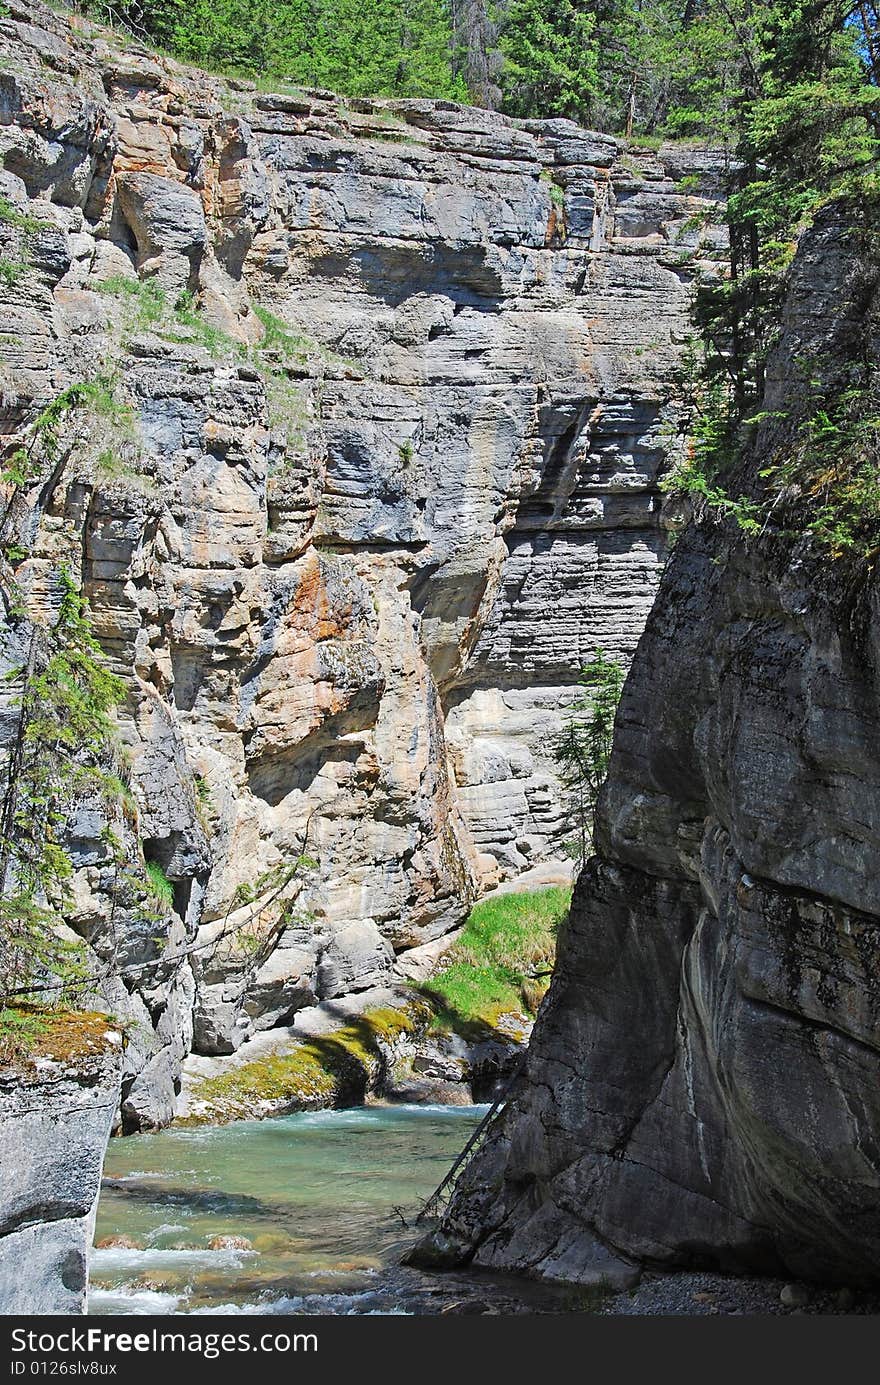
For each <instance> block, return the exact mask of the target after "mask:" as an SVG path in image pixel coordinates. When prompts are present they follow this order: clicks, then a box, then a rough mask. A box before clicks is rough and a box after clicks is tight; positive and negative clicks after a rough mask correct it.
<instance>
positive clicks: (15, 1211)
mask: <svg viewBox="0 0 880 1385" xmlns="http://www.w3.org/2000/svg"><path fill="white" fill-rule="evenodd" d="M109 1040H112V1042H110V1041H109ZM121 1040H122V1036H121V1035H120V1034H119V1033H118V1032H111V1033H110V1034H109V1035H107V1036H104V1037H103V1038H100V1039H99V1040H96V1041H95V1044H94V1050H93V1051H92V1052H82V1051H80V1052H77V1053H75V1054H74V1055H73V1056H70V1057H65V1058H63V1059H62V1058H59V1059H58V1060H57V1061H56V1060H50V1059H46V1058H43V1059H39V1060H37V1061H36V1062H33V1063H29V1064H27V1065H26V1067H25V1068H24V1070H22V1069H18V1070H11V1069H9V1068H5V1067H4V1068H3V1069H2V1070H0V1141H2V1150H3V1154H2V1158H0V1313H5V1314H11V1313H22V1314H26V1313H82V1312H84V1311H85V1303H86V1285H87V1278H88V1276H87V1268H88V1251H89V1247H90V1246H91V1244H92V1233H93V1230H94V1220H95V1208H96V1206H97V1202H98V1190H99V1188H100V1184H101V1167H102V1164H103V1162H104V1151H105V1149H106V1148H107V1139H108V1136H109V1134H110V1126H111V1124H112V1121H113V1116H114V1113H115V1111H116V1109H117V1106H118V1104H119V1077H120V1067H121V1064H120V1049H121ZM25 1271H26V1272H25Z"/></svg>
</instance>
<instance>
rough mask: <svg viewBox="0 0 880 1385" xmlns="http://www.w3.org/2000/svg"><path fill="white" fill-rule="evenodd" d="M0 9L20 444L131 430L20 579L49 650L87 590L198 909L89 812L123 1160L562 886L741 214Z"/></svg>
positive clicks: (165, 845) (147, 805)
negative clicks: (135, 875) (203, 1093)
mask: <svg viewBox="0 0 880 1385" xmlns="http://www.w3.org/2000/svg"><path fill="white" fill-rule="evenodd" d="M9 10H10V17H8V18H5V19H2V20H0V51H2V54H3V64H4V67H3V73H2V75H0V109H2V116H0V119H2V127H0V150H2V154H3V170H4V171H3V172H2V174H0V182H2V187H0V192H2V196H3V198H4V202H3V210H2V211H0V239H2V240H3V241H4V245H5V248H4V252H3V253H4V256H5V261H4V262H5V263H8V264H9V265H10V266H12V267H11V268H10V271H9V273H8V274H4V275H3V276H2V282H0V297H2V300H3V305H4V311H3V322H2V324H0V349H2V354H3V358H4V360H5V361H6V363H7V373H6V375H5V377H4V407H5V418H6V425H5V427H6V431H7V433H8V434H10V435H14V434H15V432H16V430H17V429H18V428H20V427H21V426H22V423H23V422H25V421H26V420H27V419H28V418H29V417H32V416H33V413H34V411H35V409H36V408H37V407H39V406H40V405H43V404H45V403H46V402H47V401H48V400H50V399H51V398H53V397H55V396H56V395H57V394H58V392H59V391H60V390H61V389H63V388H64V387H67V386H69V385H70V384H71V383H74V382H77V381H83V380H89V379H101V380H103V381H104V382H105V383H106V389H107V392H108V393H109V395H111V396H112V400H113V403H112V404H107V403H106V401H105V404H104V406H103V409H98V410H97V411H96V412H95V411H93V414H92V415H91V416H89V415H88V413H87V411H86V412H84V411H83V410H77V411H73V412H72V413H71V419H70V423H69V428H70V434H69V439H68V441H69V443H70V446H69V448H68V449H67V451H65V452H64V464H63V465H61V466H60V467H58V468H57V469H56V471H55V473H54V474H53V475H52V476H51V477H50V478H48V479H47V478H46V477H45V476H43V477H41V478H40V483H39V485H38V486H34V487H32V489H31V490H30V491H29V492H28V493H27V495H26V497H25V499H26V505H25V506H24V507H23V508H21V507H20V511H21V512H20V513H19V512H16V513H17V516H18V517H17V521H16V523H17V530H16V537H17V542H18V543H19V544H20V545H22V546H23V547H24V549H26V550H27V551H26V554H25V556H24V557H23V558H21V557H20V556H16V557H15V559H14V562H13V566H14V568H15V573H14V576H15V579H16V580H17V582H18V583H19V585H20V586H21V588H22V589H23V590H24V591H25V592H26V593H27V596H28V600H29V602H30V605H31V609H32V611H33V610H34V609H39V610H40V611H41V612H42V614H43V616H44V617H45V619H47V620H51V616H52V612H53V610H54V605H53V603H55V602H56V601H57V592H56V584H55V583H54V573H55V571H56V570H57V567H58V565H59V564H60V563H61V562H64V563H65V564H67V566H68V567H69V569H70V571H71V574H72V576H73V577H74V578H75V580H77V581H79V582H81V584H82V586H83V589H84V591H85V592H86V594H87V596H88V599H89V602H90V606H91V610H92V613H93V619H94V628H95V632H96V634H97V637H98V639H99V640H100V643H101V645H102V647H103V648H104V650H105V651H106V652H107V653H108V655H109V656H110V658H111V661H112V664H113V667H114V669H115V670H116V671H117V672H119V673H120V674H121V675H122V676H123V678H124V679H125V680H126V683H127V685H128V688H129V698H128V703H127V706H126V708H125V709H124V713H123V714H122V717H121V725H122V732H123V735H124V739H125V741H126V743H127V746H128V748H129V752H130V757H131V786H132V791H133V794H134V798H135V800H136V809H137V811H136V815H135V817H134V819H133V820H131V821H127V822H126V823H125V824H123V825H122V827H121V828H120V832H121V833H122V834H123V835H125V840H126V844H127V845H126V850H127V851H128V854H129V857H130V864H132V868H133V869H134V868H136V867H137V862H138V859H139V852H140V851H142V854H143V857H144V858H145V859H146V861H147V862H149V863H152V864H153V866H154V867H156V868H159V869H161V871H162V872H164V875H165V876H166V877H167V879H168V880H169V881H170V883H171V886H172V889H173V907H167V906H166V905H165V903H164V902H163V901H161V900H160V901H159V906H158V912H159V914H160V915H161V917H160V918H159V919H158V921H157V920H156V918H155V917H154V916H150V917H148V918H146V919H145V917H144V910H143V904H142V900H140V901H139V899H138V897H137V891H134V892H133V893H132V894H131V898H128V897H125V896H120V892H119V864H118V861H116V860H114V859H112V858H111V855H110V854H108V850H107V845H106V841H105V838H104V836H102V826H103V823H102V819H101V814H100V813H98V812H96V811H94V809H93V808H91V809H90V808H88V807H87V806H86V807H84V810H83V813H82V816H81V821H79V822H78V823H77V825H76V831H75V841H74V842H73V849H74V855H75V862H76V864H77V866H78V871H77V877H76V888H77V915H76V917H75V918H74V919H73V920H72V922H73V925H74V927H75V928H76V930H77V932H78V933H79V934H80V935H81V936H84V937H85V938H86V939H87V940H88V941H89V943H90V945H91V946H92V948H93V949H94V952H95V954H96V956H97V957H98V958H99V959H100V961H101V963H102V965H103V966H104V967H105V969H106V970H107V971H108V972H111V971H112V972H115V973H121V979H118V980H116V981H115V982H112V983H110V984H111V985H112V987H113V993H112V995H111V996H110V999H109V1003H111V1004H112V1005H113V1008H114V1010H115V1011H116V1012H117V1013H120V1014H121V1015H124V1016H126V1017H127V1018H129V1019H131V1020H132V1021H135V1025H134V1028H133V1030H132V1033H133V1034H134V1035H135V1036H136V1037H135V1040H134V1041H133V1042H132V1043H130V1044H129V1047H128V1049H127V1065H128V1066H127V1071H126V1076H125V1087H124V1091H125V1102H124V1104H123V1122H124V1126H125V1128H126V1129H135V1128H138V1127H142V1126H154V1125H161V1124H163V1123H165V1122H166V1121H167V1120H168V1119H169V1118H170V1116H171V1114H172V1111H173V1107H174V1100H175V1091H176V1086H177V1083H178V1075H179V1071H180V1065H181V1061H182V1059H183V1056H184V1054H185V1053H186V1052H187V1050H189V1049H191V1048H192V1049H194V1050H195V1051H196V1052H199V1053H202V1054H206V1055H211V1054H214V1055H216V1054H224V1053H230V1052H232V1051H234V1050H236V1049H237V1048H238V1047H239V1045H240V1044H241V1043H242V1042H243V1041H244V1040H245V1039H246V1038H247V1037H248V1036H249V1035H251V1034H252V1033H253V1032H255V1031H256V1030H260V1029H265V1028H269V1027H273V1026H276V1025H280V1024H286V1023H289V1021H290V1019H291V1017H292V1016H293V1015H294V1014H295V1013H296V1011H297V1010H298V1009H300V1008H301V1007H303V1006H307V1005H310V1004H313V1003H314V1002H315V1000H316V999H317V1000H332V999H333V998H335V997H340V996H344V995H346V994H348V993H351V992H353V991H358V990H363V989H365V988H368V987H372V986H376V985H381V984H383V983H384V982H386V981H387V980H388V979H389V978H391V977H393V975H394V969H395V965H396V959H397V958H398V957H399V956H400V955H401V954H403V953H406V952H407V951H408V950H409V949H412V948H414V947H416V946H420V945H424V944H426V943H430V942H431V941H433V940H435V939H436V938H438V937H439V936H441V935H443V934H444V933H445V932H447V931H448V930H450V929H451V928H453V927H454V926H455V925H456V924H457V923H458V922H460V920H461V919H462V917H463V914H464V911H465V910H466V908H467V905H468V903H469V901H470V900H472V899H473V898H474V897H475V896H476V894H477V893H478V892H479V891H480V890H481V889H482V888H483V887H485V886H486V885H488V884H492V883H495V882H496V881H497V880H498V879H499V877H501V876H505V875H510V874H513V873H516V872H517V871H519V870H521V869H523V868H524V867H525V866H526V865H529V864H534V863H535V862H537V861H540V860H542V859H547V858H550V857H553V855H554V854H558V853H559V851H560V844H561V842H562V840H563V839H564V838H565V837H566V836H567V835H569V828H568V824H567V823H566V821H565V820H564V818H565V815H564V812H563V810H562V807H561V796H560V793H559V788H558V784H557V782H556V779H555V776H554V772H553V766H552V756H551V753H550V752H551V741H552V733H553V731H554V729H555V727H556V726H558V724H559V714H560V707H561V706H564V704H565V702H566V700H567V699H568V698H569V697H570V696H571V692H572V688H573V685H574V683H575V680H576V678H577V674H578V671H579V668H580V665H581V663H582V662H583V660H584V659H585V658H587V657H589V656H590V654H591V653H592V652H593V650H594V648H595V647H596V646H597V645H601V646H602V647H603V648H604V649H605V650H606V651H607V652H609V653H618V654H622V655H624V656H628V655H629V654H630V653H631V652H632V650H633V648H634V646H635V643H636V640H637V638H638V636H639V633H640V631H641V629H642V626H643V623H644V620H645V617H646V615H647V612H648V610H649V608H650V605H651V601H652V599H653V596H654V592H655V589H656V585H657V582H658V578H659V572H660V566H661V558H662V551H663V543H664V538H663V531H662V528H661V524H660V515H659V504H658V495H657V485H656V482H657V472H658V468H659V466H660V464H661V460H662V456H663V450H664V449H663V436H662V433H663V427H664V421H665V419H666V417H667V416H668V414H669V411H670V409H671V408H672V407H674V406H673V404H672V403H671V396H672V393H673V390H672V386H671V385H670V381H671V379H672V378H673V374H674V368H675V365H676V362H677V360H678V358H679V356H680V352H681V342H682V340H683V339H684V335H685V333H686V321H687V300H688V291H689V283H690V281H691V279H692V276H693V273H694V270H695V267H696V266H697V265H698V264H700V263H701V262H703V261H704V260H711V258H712V255H713V254H714V253H715V251H716V249H717V244H718V233H716V232H714V231H713V230H712V229H711V226H710V227H708V229H707V226H706V219H707V217H706V214H707V213H708V217H709V220H711V212H712V207H713V205H714V201H713V200H714V198H715V197H716V196H717V187H716V179H715V175H714V173H713V160H712V158H711V156H710V155H709V154H707V153H705V152H701V151H699V150H689V151H684V152H681V151H676V150H675V149H672V148H670V149H668V150H664V151H661V152H660V154H659V155H658V154H651V153H646V154H639V153H630V154H622V153H621V151H620V150H619V149H618V146H617V145H616V143H615V141H614V140H612V139H609V138H607V137H604V136H598V135H594V134H591V133H589V132H586V131H583V130H580V129H578V128H577V127H576V126H575V125H573V124H571V123H570V122H568V121H547V122H538V123H527V124H518V123H515V122H512V121H509V120H506V119H504V118H502V117H498V116H493V115H488V114H485V113H482V112H478V111H474V110H467V109H464V108H461V107H457V106H453V105H446V104H443V103H429V102H422V101H414V100H413V101H399V102H386V101H377V102H363V101H359V102H350V103H347V104H346V103H344V102H340V101H339V100H338V99H337V98H335V97H332V96H330V95H328V94H327V93H321V92H308V93H304V92H300V91H289V92H286V93H281V94H278V93H276V94H261V93H260V92H258V91H256V90H255V89H254V88H253V87H250V86H248V84H246V83H240V82H225V81H223V80H221V79H219V78H212V77H209V76H207V75H205V74H196V73H192V72H188V71H186V70H185V69H183V68H180V67H178V66H176V65H175V64H173V63H171V62H170V61H165V60H159V59H157V58H156V57H154V56H151V55H150V54H148V53H145V52H142V51H141V50H139V49H138V48H137V47H136V46H132V45H125V46H123V45H122V44H121V43H118V42H117V41H116V40H114V39H113V38H112V37H110V38H108V36H107V35H102V34H101V33H100V32H99V31H92V30H90V29H89V26H88V25H87V24H85V23H84V22H83V21H76V22H75V23H74V21H70V20H68V19H66V18H64V17H63V16H60V15H57V14H55V13H53V12H51V11H49V10H47V9H44V8H42V7H40V6H37V5H26V6H25V5H21V4H19V3H17V0H12V3H11V5H10V7H9ZM682 180H684V186H685V187H686V190H683V189H680V188H679V184H681V183H682ZM114 409H116V413H114ZM120 409H121V410H124V411H125V413H124V417H123V416H122V415H121V414H120V413H119V410H120ZM123 435H124V436H123ZM62 451H64V449H63V448H62ZM10 561H12V560H10ZM9 575H10V577H11V575H12V574H11V573H10V574H9ZM23 638H24V636H23V635H22V632H21V629H20V627H19V628H18V630H16V629H15V628H14V622H11V623H10V632H9V634H8V638H7V642H6V646H5V653H4V657H5V658H6V661H7V663H8V665H9V666H15V665H16V662H17V661H18V660H19V649H18V646H20V644H21V641H22V639H23ZM9 723H10V718H9V717H8V716H7V724H9ZM130 816H131V815H130V814H129V817H130ZM126 834H127V835H126ZM138 843H139V846H138ZM303 853H305V854H306V855H307V856H309V857H311V858H313V860H314V861H315V862H316V863H317V864H316V865H315V866H314V867H313V868H311V869H310V870H303V871H300V872H299V873H297V874H296V875H295V876H293V875H290V874H289V870H290V867H291V865H292V864H293V863H295V862H296V861H297V859H298V858H299V856H300V855H301V854H303ZM154 905H155V901H154ZM155 913H156V908H155V907H154V908H153V915H155Z"/></svg>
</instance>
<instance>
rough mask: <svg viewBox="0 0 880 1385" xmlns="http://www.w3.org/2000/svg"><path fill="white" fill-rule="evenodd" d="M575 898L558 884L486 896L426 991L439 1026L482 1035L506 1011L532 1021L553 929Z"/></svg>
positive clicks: (551, 952)
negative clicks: (492, 896) (487, 897)
mask: <svg viewBox="0 0 880 1385" xmlns="http://www.w3.org/2000/svg"><path fill="white" fill-rule="evenodd" d="M570 903H571V890H570V889H568V888H562V887H560V886H556V887H552V888H550V889H545V890H535V891H532V892H529V893H523V894H505V895H497V896H495V898H493V899H484V900H483V901H482V902H481V903H480V904H477V905H476V906H475V908H474V909H472V910H471V914H470V917H469V918H468V921H467V923H466V924H465V926H464V930H463V932H462V934H461V937H460V938H459V940H458V942H457V943H456V944H455V945H454V946H453V947H452V948H450V950H449V952H447V953H446V957H445V959H444V965H443V967H442V970H440V971H439V972H437V973H436V974H435V975H434V976H432V977H431V979H430V980H429V981H426V982H425V983H424V984H423V985H422V987H421V990H422V993H423V994H424V995H426V996H427V997H428V998H429V999H430V1001H431V1002H432V1004H433V1005H434V1007H435V1010H436V1015H435V1019H434V1027H435V1028H440V1029H447V1030H448V1029H452V1030H454V1031H455V1032H456V1033H459V1034H461V1035H463V1037H465V1038H480V1037H483V1036H484V1035H485V1034H486V1033H487V1032H488V1031H495V1030H497V1029H498V1026H499V1021H500V1020H501V1017H502V1016H504V1015H514V1016H522V1017H523V1018H524V1019H530V1018H532V1017H533V1016H534V1015H535V1013H536V1012H537V1009H538V1006H539V1005H540V1003H541V1000H542V998H543V996H544V993H545V991H546V990H547V986H548V985H549V980H550V972H551V970H552V967H553V960H554V958H555V955H556V934H557V931H558V929H559V925H560V923H561V922H562V920H563V919H564V918H565V916H566V914H567V912H568V907H569V904H570Z"/></svg>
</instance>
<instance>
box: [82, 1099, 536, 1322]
mask: <svg viewBox="0 0 880 1385" xmlns="http://www.w3.org/2000/svg"><path fill="white" fill-rule="evenodd" d="M485 1109H486V1108H485V1107H480V1106H471V1107H454V1106H449V1107H446V1106H428V1107H424V1106H422V1107H415V1106H390V1107H380V1106H374V1107H358V1108H355V1109H352V1110H347V1111H320V1112H315V1113H308V1114H305V1113H304V1114H298V1115H292V1116H285V1117H283V1118H281V1119H277V1120H266V1121H239V1122H236V1123H235V1124H232V1125H225V1126H214V1127H204V1128H200V1129H192V1130H175V1129H171V1130H166V1131H162V1132H161V1133H159V1134H156V1135H139V1136H132V1137H130V1138H128V1139H121V1140H113V1141H111V1144H110V1149H109V1152H108V1155H107V1160H106V1163H105V1168H104V1176H105V1181H104V1188H103V1191H102V1194H101V1200H100V1203H99V1206H98V1220H97V1227H96V1232H95V1239H96V1242H101V1241H102V1240H106V1239H108V1238H123V1237H124V1238H126V1241H127V1242H128V1244H126V1245H122V1246H120V1245H116V1246H111V1247H106V1248H99V1249H96V1251H95V1252H94V1255H93V1263H92V1271H91V1290H90V1296H89V1311H90V1312H91V1313H99V1314H100V1313H137V1314H145V1313H187V1312H214V1313H231V1312H245V1313H296V1312H310V1313H438V1312H444V1311H448V1310H451V1311H457V1310H459V1309H460V1308H461V1307H462V1305H465V1311H472V1310H473V1309H474V1307H476V1308H479V1307H480V1306H481V1305H482V1306H483V1307H488V1308H490V1309H495V1310H496V1311H502V1312H522V1311H532V1312H534V1311H541V1310H543V1311H553V1309H554V1307H555V1306H556V1305H555V1304H554V1303H553V1301H552V1299H553V1296H552V1295H548V1294H547V1292H546V1291H543V1292H541V1291H538V1290H536V1289H535V1290H533V1289H529V1288H527V1287H525V1286H523V1285H522V1284H521V1283H505V1282H504V1281H502V1280H498V1279H496V1278H489V1277H487V1276H480V1275H478V1274H473V1273H472V1274H469V1275H466V1274H460V1273H457V1274H454V1275H448V1274H447V1275H427V1274H423V1273H421V1272H419V1271H416V1270H411V1269H404V1268H401V1267H400V1265H399V1263H398V1262H399V1259H400V1256H401V1254H402V1253H403V1251H404V1250H405V1249H406V1247H407V1246H408V1245H410V1244H411V1243H412V1241H413V1240H414V1239H415V1236H416V1232H415V1230H414V1229H413V1228H412V1226H411V1225H410V1224H409V1223H411V1219H412V1218H413V1216H414V1215H415V1213H416V1211H417V1210H418V1208H419V1206H420V1205H421V1203H422V1201H423V1200H424V1199H425V1198H426V1197H427V1196H428V1195H429V1194H430V1193H431V1192H432V1191H433V1189H434V1188H435V1187H436V1185H437V1184H438V1183H439V1181H440V1179H441V1178H442V1177H443V1175H444V1173H445V1172H446V1171H447V1169H448V1168H449V1166H450V1164H451V1162H452V1160H453V1159H454V1157H455V1155H456V1154H457V1153H458V1151H459V1150H460V1149H461V1148H462V1146H463V1145H464V1143H465V1141H466V1140H467V1138H468V1136H469V1134H470V1133H471V1131H472V1130H473V1129H474V1128H475V1126H476V1124H477V1123H478V1121H479V1120H480V1118H481V1116H482V1115H483V1113H484V1111H485ZM227 1236H235V1237H244V1238H246V1239H247V1241H248V1242H250V1245H251V1247H252V1248H251V1249H243V1248H223V1247H218V1246H217V1245H216V1244H215V1246H214V1247H213V1248H212V1246H211V1242H212V1241H214V1242H215V1243H216V1240H217V1238H219V1237H227ZM467 1305H470V1307H467Z"/></svg>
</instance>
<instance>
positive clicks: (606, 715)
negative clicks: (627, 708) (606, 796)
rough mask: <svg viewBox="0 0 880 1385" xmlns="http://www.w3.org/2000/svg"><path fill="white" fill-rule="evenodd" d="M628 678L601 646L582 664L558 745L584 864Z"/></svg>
mask: <svg viewBox="0 0 880 1385" xmlns="http://www.w3.org/2000/svg"><path fill="white" fill-rule="evenodd" d="M623 680H624V670H623V666H622V665H621V664H620V663H618V661H617V660H616V659H612V658H609V656H608V655H607V654H605V652H604V651H603V650H601V649H597V650H596V652H595V654H594V655H593V657H592V659H591V660H590V661H589V663H586V664H584V667H583V668H582V669H581V674H580V678H579V680H578V682H579V686H580V688H581V689H582V691H581V692H580V694H579V695H578V696H577V697H576V698H575V700H574V701H573V702H572V704H571V706H570V707H569V708H568V711H567V712H566V715H565V718H564V720H563V724H562V730H561V731H560V733H559V735H558V737H557V740H556V745H555V747H554V758H555V760H556V763H557V765H558V766H559V777H560V779H561V781H562V785H563V789H564V791H565V795H566V800H567V807H568V810H569V812H570V814H571V817H572V819H573V823H574V826H575V829H576V835H575V836H574V837H573V838H572V839H571V841H570V842H569V843H568V846H569V849H570V850H571V853H572V855H573V856H574V857H575V858H576V860H577V861H578V862H579V864H580V865H583V863H584V861H586V859H587V856H588V855H589V852H590V847H591V846H592V842H593V817H594V814H595V811H596V801H597V799H598V797H599V790H600V789H601V787H602V785H603V783H604V782H605V776H606V774H607V772H608V762H609V760H610V758H611V744H612V740H613V738H614V718H615V715H616V712H617V704H618V703H619V701H620V694H621V692H622V690H623Z"/></svg>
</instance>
